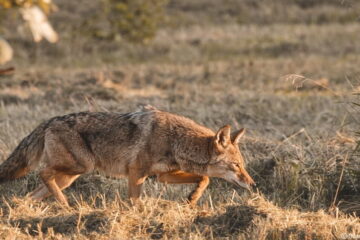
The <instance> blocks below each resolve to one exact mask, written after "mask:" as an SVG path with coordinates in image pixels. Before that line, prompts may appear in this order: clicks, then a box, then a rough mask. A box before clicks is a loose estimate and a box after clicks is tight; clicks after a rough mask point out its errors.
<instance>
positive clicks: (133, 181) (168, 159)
mask: <svg viewBox="0 0 360 240" xmlns="http://www.w3.org/2000/svg"><path fill="white" fill-rule="evenodd" d="M243 134H244V129H240V130H238V131H235V132H233V133H230V126H229V125H226V126H224V127H222V128H220V129H219V130H218V131H217V133H216V134H215V133H214V132H213V131H212V130H210V129H208V128H206V127H204V126H201V125H199V124H197V123H195V122H194V121H192V120H190V119H188V118H185V117H182V116H179V115H175V114H172V113H168V112H164V111H160V110H158V109H156V108H154V107H152V106H145V107H142V108H141V109H140V110H139V111H136V112H130V113H125V114H121V113H108V112H79V113H72V114H68V115H65V116H59V117H54V118H51V119H50V120H48V121H45V122H43V123H42V124H40V125H39V126H38V127H37V128H35V130H34V131H33V132H32V133H30V135H28V136H27V137H25V138H24V139H23V140H22V141H21V142H20V144H19V145H18V146H17V147H16V149H15V150H14V151H13V152H12V153H11V155H10V156H9V157H8V159H7V160H6V161H5V162H4V163H2V164H1V165H0V183H1V182H4V181H7V180H12V179H16V178H20V177H22V176H25V175H26V174H27V173H29V172H30V171H32V170H34V169H35V168H37V167H38V166H39V167H38V168H39V175H40V178H41V179H42V181H43V184H42V185H40V186H39V187H38V188H37V189H35V190H34V191H33V192H32V193H30V196H31V197H32V198H33V199H35V200H39V201H41V200H42V199H44V198H46V197H48V196H50V195H54V197H55V198H56V200H57V201H58V202H60V203H61V204H64V205H68V202H67V199H66V197H65V196H64V195H63V193H62V192H61V190H63V189H65V188H66V187H68V186H70V185H71V183H72V182H73V181H75V179H77V178H78V177H79V176H80V175H81V174H85V173H90V172H92V171H94V170H99V171H100V172H103V173H104V174H106V175H109V176H115V177H119V176H127V177H128V194H129V197H130V198H131V199H132V200H137V199H138V198H139V196H140V193H141V186H142V184H143V182H144V180H145V179H146V177H148V176H157V179H158V180H159V181H160V182H164V183H197V187H196V189H195V190H194V191H193V192H192V193H191V194H190V196H189V203H191V204H196V202H197V201H198V199H199V198H200V197H201V195H202V193H203V192H204V190H205V189H206V187H207V186H208V184H209V177H219V178H223V179H225V180H227V181H229V182H231V183H234V184H236V185H238V186H241V187H244V188H247V189H249V185H252V184H254V181H253V179H252V178H251V177H250V175H249V174H248V173H247V171H246V170H245V168H244V162H243V158H242V156H241V153H240V150H239V147H238V142H239V139H240V138H241V137H242V136H243Z"/></svg>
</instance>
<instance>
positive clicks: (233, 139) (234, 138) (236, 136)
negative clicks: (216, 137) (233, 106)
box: [231, 128, 245, 144]
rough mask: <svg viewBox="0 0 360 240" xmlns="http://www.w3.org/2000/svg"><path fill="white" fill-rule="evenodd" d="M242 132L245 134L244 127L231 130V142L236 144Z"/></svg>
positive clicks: (242, 134)
mask: <svg viewBox="0 0 360 240" xmlns="http://www.w3.org/2000/svg"><path fill="white" fill-rule="evenodd" d="M244 134H245V128H242V129H240V130H237V131H235V132H232V133H231V142H232V143H233V144H238V143H239V141H240V138H241V137H242V136H244Z"/></svg>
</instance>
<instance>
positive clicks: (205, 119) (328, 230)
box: [0, 0, 360, 239]
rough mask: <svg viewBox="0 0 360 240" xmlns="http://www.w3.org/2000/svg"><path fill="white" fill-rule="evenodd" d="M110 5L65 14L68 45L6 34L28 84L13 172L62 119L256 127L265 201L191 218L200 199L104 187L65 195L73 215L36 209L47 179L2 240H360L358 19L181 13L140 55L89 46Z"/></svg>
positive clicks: (249, 196)
mask: <svg viewBox="0 0 360 240" xmlns="http://www.w3.org/2000/svg"><path fill="white" fill-rule="evenodd" d="M83 2H84V1H79V3H82V4H84V3H83ZM99 2H100V1H99ZM99 2H98V1H95V0H94V1H91V4H89V5H88V6H86V7H84V8H81V7H78V8H75V7H74V6H73V3H72V1H57V2H56V3H57V4H58V7H59V11H58V12H57V13H54V14H53V15H52V16H51V20H52V22H53V24H54V26H55V28H56V29H57V30H58V31H59V33H60V37H61V41H60V42H59V43H58V44H56V45H51V44H48V43H45V42H42V43H40V44H35V43H33V42H32V41H31V38H30V37H29V35H28V32H27V31H26V28H24V27H17V28H16V31H12V29H15V28H10V27H8V28H4V29H3V30H2V32H3V36H4V37H7V39H8V40H9V42H10V43H11V44H12V46H13V47H14V49H15V59H14V60H13V62H12V63H9V64H10V65H12V66H15V67H16V70H15V74H14V75H11V76H4V77H1V79H0V102H1V105H0V153H1V154H0V158H1V160H5V159H6V157H7V156H8V155H9V154H10V153H11V151H12V150H13V149H14V148H15V147H16V145H17V144H18V143H19V141H20V140H21V139H22V138H23V137H25V136H26V135H27V134H29V133H30V132H31V130H32V129H33V128H35V127H36V126H37V125H38V124H39V123H40V122H42V121H44V120H46V119H48V118H50V117H52V116H56V115H63V114H66V113H70V112H77V111H84V110H86V111H118V112H127V111H134V110H136V109H137V107H138V106H139V105H140V104H151V105H154V106H156V107H158V108H160V109H163V110H167V111H170V112H174V113H177V114H181V115H185V116H187V117H189V118H191V119H193V120H195V121H197V122H199V123H201V124H203V125H205V126H207V127H209V128H211V129H214V130H216V129H217V128H219V127H221V126H223V125H225V124H230V125H231V126H232V128H233V129H238V128H241V127H245V128H246V130H247V132H246V135H245V137H244V138H243V139H242V141H241V143H240V149H241V151H242V153H243V155H244V157H245V160H246V168H247V169H248V172H249V173H250V175H251V176H253V178H254V180H255V182H256V183H257V189H256V190H254V192H253V193H247V192H245V191H244V190H242V189H238V188H237V187H235V186H233V185H231V184H229V183H227V182H225V181H224V180H221V179H212V180H211V183H210V186H209V188H208V190H206V192H205V194H204V196H203V197H202V198H201V200H200V202H199V204H198V206H195V207H190V206H188V205H187V204H185V198H186V196H187V194H188V193H189V192H190V191H191V190H192V188H193V186H191V185H189V186H172V185H163V184H161V183H158V182H156V179H154V178H151V179H148V180H147V182H146V183H145V187H144V194H143V196H142V203H141V204H139V205H138V206H131V204H130V203H129V201H128V200H127V197H126V192H127V187H126V185H127V182H126V180H125V179H113V178H107V177H105V176H102V175H100V174H98V173H92V174H89V175H86V176H82V177H81V178H79V179H78V180H77V181H76V182H75V183H74V184H73V185H72V186H71V187H69V188H68V189H67V190H65V193H66V195H67V197H68V198H69V202H70V207H69V208H63V207H61V206H60V205H58V204H57V203H56V202H55V201H54V199H53V198H49V199H47V200H45V201H44V202H41V203H38V202H33V201H32V200H30V199H28V198H26V194H27V193H28V192H29V191H31V190H33V189H34V188H35V187H36V186H37V185H38V184H39V179H38V176H37V174H36V173H32V174H30V175H29V176H27V177H25V178H23V179H21V180H17V181H14V182H9V183H6V184H3V185H1V186H0V194H1V200H0V206H1V211H0V229H1V230H0V237H1V238H8V239H12V238H17V239H32V238H34V239H38V238H40V237H43V238H46V239H64V238H69V239H73V238H79V239H88V238H89V239H162V238H163V239H212V238H213V239H356V238H360V220H359V218H358V217H357V216H359V214H360V164H359V163H360V160H359V158H358V153H357V151H355V149H356V146H357V135H356V134H357V132H358V131H359V127H358V126H359V124H358V119H359V110H358V106H357V105H356V104H358V103H359V99H358V95H357V93H358V90H359V89H358V85H359V76H360V69H359V67H358V66H359V65H360V58H359V57H358V56H359V54H360V44H359V43H358V39H357V38H358V33H359V31H360V25H359V21H358V16H359V11H358V10H359V4H358V3H356V2H355V1H336V0H331V1H330V0H329V1H310V0H296V1H295V0H294V1H283V0H276V1H266V0H263V1H259V2H258V3H257V4H255V3H252V1H235V0H231V1H214V0H209V1H204V0H202V1H194V2H193V1H169V3H168V5H167V9H166V13H167V18H166V21H165V22H164V23H163V25H162V26H161V27H160V29H159V31H158V32H157V34H156V37H155V39H154V40H153V41H151V42H148V43H146V44H145V45H138V44H131V43H128V42H126V41H125V40H123V39H117V40H112V41H110V40H108V39H98V38H95V37H91V36H90V34H89V33H87V32H86V31H79V29H80V27H81V29H87V28H86V26H87V25H86V23H87V22H86V23H84V22H81V21H80V20H81V19H83V18H84V17H86V16H88V15H89V14H91V11H95V10H96V6H97V5H96V4H98V3H99ZM81 6H83V5H81ZM94 9H95V10H94ZM284 9H286V10H287V11H283V10H284ZM12 18H14V16H6V17H5V19H6V20H9V19H12ZM94 21H95V20H94ZM5 22H6V21H5ZM6 24H7V25H6ZM6 24H5V26H13V24H14V22H11V21H7V22H6ZM87 24H88V23H87ZM84 26H85V27H84ZM89 29H90V30H91V29H92V28H89ZM90 30H89V31H90Z"/></svg>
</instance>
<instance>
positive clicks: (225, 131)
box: [215, 125, 231, 148]
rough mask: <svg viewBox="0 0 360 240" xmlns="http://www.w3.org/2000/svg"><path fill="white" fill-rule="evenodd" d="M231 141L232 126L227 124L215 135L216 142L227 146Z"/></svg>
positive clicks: (224, 146) (218, 144)
mask: <svg viewBox="0 0 360 240" xmlns="http://www.w3.org/2000/svg"><path fill="white" fill-rule="evenodd" d="M230 143H231V139H230V126H229V125H226V126H224V127H222V128H220V129H219V131H218V132H217V133H216V135H215V144H216V145H217V146H221V147H223V148H226V147H227V146H228V145H229V144H230Z"/></svg>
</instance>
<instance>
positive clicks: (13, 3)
mask: <svg viewBox="0 0 360 240" xmlns="http://www.w3.org/2000/svg"><path fill="white" fill-rule="evenodd" d="M34 5H37V6H38V7H40V8H41V9H42V10H43V11H44V12H45V13H46V14H49V12H50V10H51V8H52V7H53V5H52V3H51V0H0V6H1V7H3V8H6V9H10V8H16V7H30V6H34Z"/></svg>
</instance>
